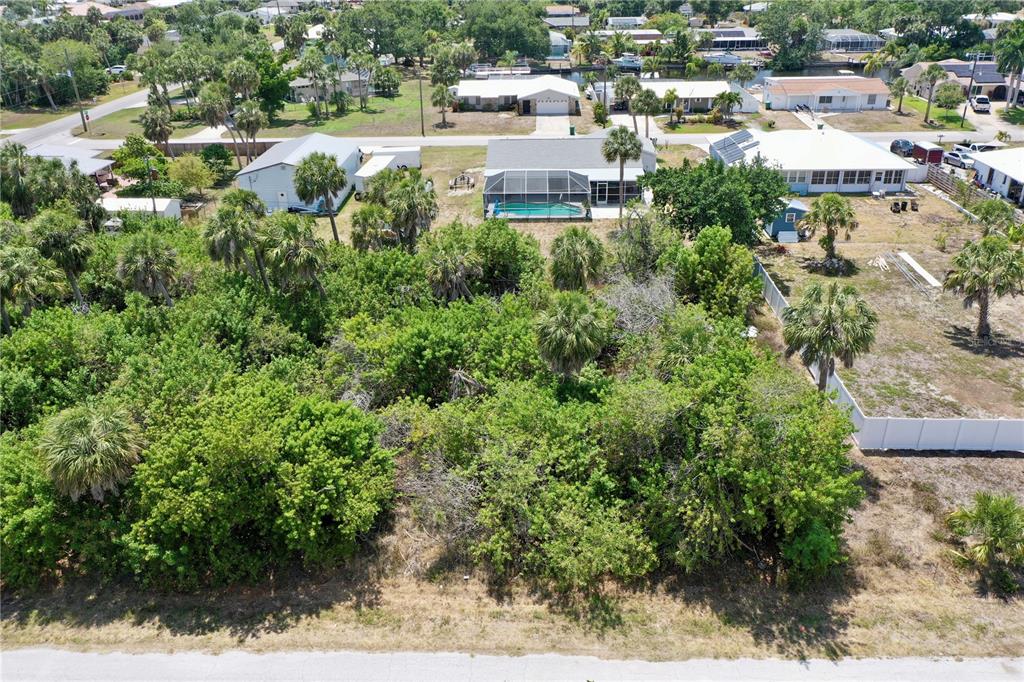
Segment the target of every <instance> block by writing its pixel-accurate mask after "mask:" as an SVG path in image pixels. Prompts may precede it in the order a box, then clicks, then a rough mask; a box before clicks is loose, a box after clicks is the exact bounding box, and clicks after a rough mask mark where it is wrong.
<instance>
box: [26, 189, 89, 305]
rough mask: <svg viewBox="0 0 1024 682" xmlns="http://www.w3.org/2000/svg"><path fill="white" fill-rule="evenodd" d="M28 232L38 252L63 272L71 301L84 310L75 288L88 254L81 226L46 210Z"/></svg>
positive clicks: (75, 219)
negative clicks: (70, 293) (73, 296)
mask: <svg viewBox="0 0 1024 682" xmlns="http://www.w3.org/2000/svg"><path fill="white" fill-rule="evenodd" d="M30 229H31V232H32V236H33V238H34V239H35V243H36V248H38V249H39V253H41V254H42V255H43V256H44V257H45V258H49V259H50V260H52V261H53V262H54V263H56V264H57V267H59V268H60V269H61V270H63V271H64V276H65V277H67V278H68V284H70V285H71V291H72V292H74V294H75V302H76V303H77V304H78V307H79V308H80V309H84V308H85V299H83V298H82V290H81V289H79V288H78V276H79V275H80V274H82V273H83V272H85V265H86V263H87V262H88V260H89V256H90V255H92V247H91V246H90V245H89V242H88V240H87V237H88V230H87V229H86V227H85V225H84V224H83V223H82V221H80V220H79V219H78V217H77V216H74V215H71V214H70V213H64V212H63V211H60V210H58V209H55V208H48V209H46V210H45V211H43V212H42V213H40V214H39V215H37V216H36V217H35V218H33V220H32V223H31V228H30Z"/></svg>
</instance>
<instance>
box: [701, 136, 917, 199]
mask: <svg viewBox="0 0 1024 682" xmlns="http://www.w3.org/2000/svg"><path fill="white" fill-rule="evenodd" d="M711 156H712V157H713V158H716V159H720V160H721V161H723V162H724V163H726V164H734V163H741V162H747V163H750V162H752V161H754V160H755V159H757V158H761V159H762V160H764V161H765V162H766V163H768V164H769V165H771V166H774V167H776V168H778V169H779V170H780V171H781V172H782V174H783V175H784V176H785V177H786V182H788V183H789V187H790V189H791V190H792V191H793V192H796V193H797V194H808V193H810V194H819V193H822V192H848V193H857V192H863V193H868V192H879V191H885V192H902V191H903V190H904V189H906V183H907V180H908V176H909V175H910V174H911V173H918V172H919V171H920V169H924V166H918V165H917V164H913V163H910V162H909V161H906V160H905V159H903V158H901V157H899V156H896V155H895V154H892V153H890V152H889V151H888V150H886V149H883V148H881V147H879V146H878V145H875V144H872V143H871V142H868V141H867V140H864V139H862V138H860V137H857V136H856V135H852V134H850V133H847V132H845V131H842V130H837V129H835V128H825V129H823V130H779V131H776V132H771V133H765V132H761V131H759V130H741V131H739V132H736V133H732V134H731V135H725V136H723V137H721V138H719V139H718V140H715V141H714V142H712V143H711Z"/></svg>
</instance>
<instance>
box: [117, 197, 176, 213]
mask: <svg viewBox="0 0 1024 682" xmlns="http://www.w3.org/2000/svg"><path fill="white" fill-rule="evenodd" d="M154 201H156V210H157V213H165V212H166V211H167V209H168V208H169V207H171V206H174V205H180V204H181V200H180V199H167V198H160V197H157V198H156V199H155V200H154V199H150V198H149V197H103V198H101V199H100V200H99V202H100V205H101V206H103V208H105V209H107V210H108V211H110V212H111V213H117V212H118V211H143V212H149V211H152V210H153V202H154Z"/></svg>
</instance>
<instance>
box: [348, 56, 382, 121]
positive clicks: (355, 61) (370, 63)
mask: <svg viewBox="0 0 1024 682" xmlns="http://www.w3.org/2000/svg"><path fill="white" fill-rule="evenodd" d="M349 65H350V66H351V67H352V68H353V69H355V72H356V74H357V75H358V76H359V109H360V110H363V109H366V105H367V103H368V102H369V93H370V85H369V84H370V79H371V78H373V72H374V71H376V70H377V68H378V67H379V66H380V62H378V61H377V58H376V57H374V56H373V55H372V54H370V53H369V52H360V53H358V54H354V55H352V57H351V58H350V59H349Z"/></svg>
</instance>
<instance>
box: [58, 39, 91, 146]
mask: <svg viewBox="0 0 1024 682" xmlns="http://www.w3.org/2000/svg"><path fill="white" fill-rule="evenodd" d="M64 66H65V67H67V70H68V78H70V79H71V87H73V88H74V89H75V101H76V102H78V115H79V116H81V117H82V130H83V131H85V132H89V122H88V121H87V120H85V109H83V108H82V98H81V97H79V96H78V81H77V80H75V72H74V71H72V70H71V57H69V56H68V48H66V47H65V48H64Z"/></svg>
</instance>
